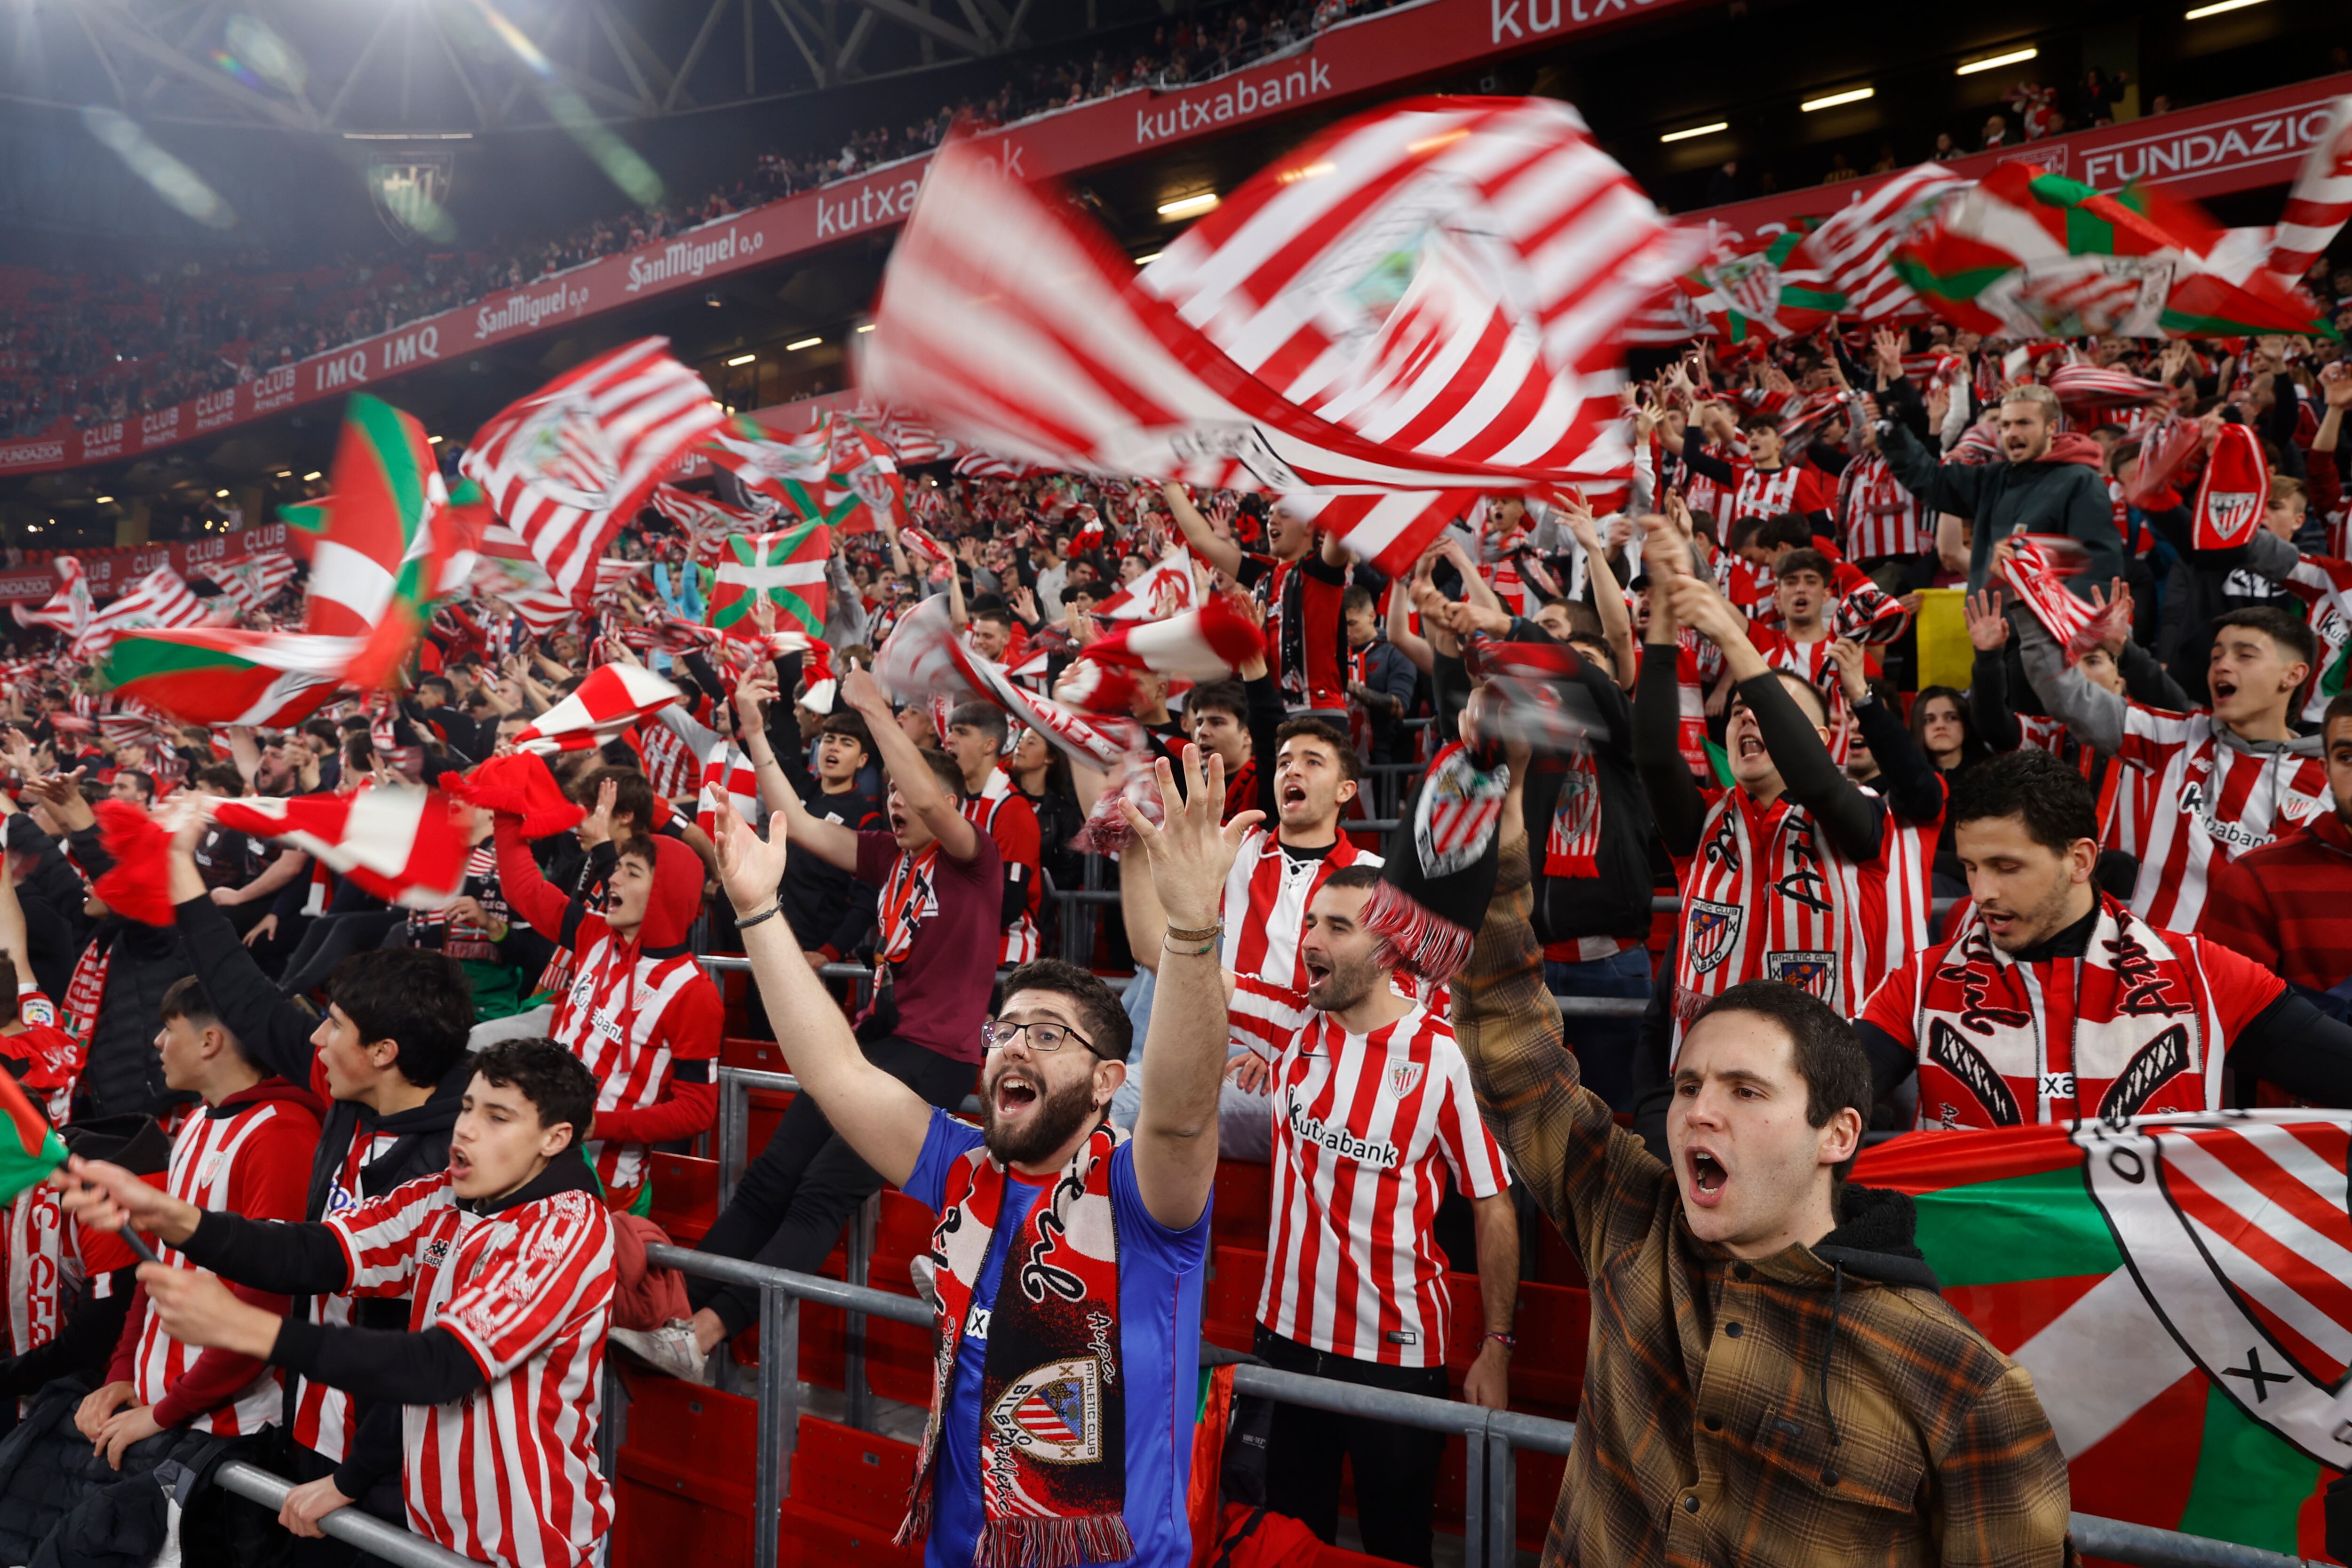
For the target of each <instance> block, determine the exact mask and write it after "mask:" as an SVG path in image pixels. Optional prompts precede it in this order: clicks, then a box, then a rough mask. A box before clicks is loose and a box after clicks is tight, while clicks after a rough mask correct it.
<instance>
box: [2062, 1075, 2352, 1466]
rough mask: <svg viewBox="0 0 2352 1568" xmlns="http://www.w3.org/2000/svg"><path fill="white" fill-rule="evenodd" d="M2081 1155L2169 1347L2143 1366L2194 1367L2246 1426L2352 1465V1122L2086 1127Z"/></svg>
mask: <svg viewBox="0 0 2352 1568" xmlns="http://www.w3.org/2000/svg"><path fill="white" fill-rule="evenodd" d="M2074 1142H2075V1143H2076V1144H2077V1145H2078V1146H2080V1147H2081V1148H2082V1150H2083V1152H2084V1166H2085V1173H2086V1176H2087V1181H2088V1185H2089V1187H2090V1192H2091V1196H2092V1199H2093V1200H2094V1201H2095V1203H2097V1205H2099V1208H2100V1210H2101V1211H2102V1213H2103V1214H2104V1215H2105V1218H2106V1221H2107V1224H2108V1226H2109V1227H2110V1228H2111V1229H2112V1230H2113V1231H2114V1233H2115V1239H2116V1245H2117V1246H2118V1247H2120V1248H2121V1249H2122V1251H2123V1254H2124V1257H2125V1259H2126V1262H2127V1263H2128V1264H2129V1266H2130V1273H2131V1276H2132V1278H2133V1279H2134V1280H2135V1281H2136V1282H2137V1285H2138V1288H2139V1292H2140V1294H2141V1295H2143V1296H2144V1297H2145V1299H2146V1303H2147V1310H2150V1311H2152V1312H2153V1314H2154V1316H2155V1318H2156V1320H2157V1321H2158V1324H2160V1325H2161V1326H2162V1328H2163V1329H2164V1330H2165V1331H2167V1332H2168V1333H2169V1335H2170V1336H2171V1341H2172V1343H2171V1344H2164V1345H2161V1348H2160V1350H2158V1349H2153V1348H2152V1349H2151V1350H2150V1351H2149V1352H2147V1353H2148V1354H2149V1355H2150V1358H2151V1359H2152V1360H2156V1361H2158V1362H2160V1363H2179V1366H2180V1371H2181V1372H2186V1371H2187V1370H2189V1363H2194V1364H2195V1365H2196V1366H2197V1367H2198V1368H2200V1369H2201V1370H2202V1371H2203V1372H2204V1373H2205V1374H2206V1376H2207V1377H2209V1378H2210V1379H2211V1380H2212V1384H2213V1386H2214V1387H2215V1388H2216V1389H2218V1390H2220V1391H2221V1393H2222V1394H2224V1395H2226V1396H2227V1397H2228V1398H2229V1399H2230V1400H2231V1402H2233V1403H2234V1404H2235V1405H2237V1406H2238V1408H2239V1409H2240V1410H2241V1411H2242V1412H2243V1413H2244V1414H2245V1415H2247V1416H2248V1417H2249V1418H2251V1419H2252V1420H2253V1421H2255V1422H2257V1423H2259V1424H2260V1425H2262V1426H2265V1427H2268V1428H2269V1429H2270V1430H2271V1431H2272V1432H2273V1433H2275V1434H2276V1435H2277V1436H2279V1437H2281V1438H2282V1439H2284V1441H2285V1442H2287V1443H2289V1444H2291V1445H2293V1446H2294V1447H2295V1448H2297V1449H2299V1450H2300V1451H2301V1452H2302V1453H2304V1454H2305V1455H2306V1456H2308V1457H2309V1458H2313V1459H2315V1460H2317V1461H2318V1462H2319V1463H2321V1464H2323V1465H2326V1466H2327V1467H2329V1468H2335V1469H2344V1468H2352V1378H2347V1372H2348V1371H2352V1297H2347V1292H2346V1290H2345V1288H2344V1279H2346V1278H2347V1273H2352V1213H2347V1163H2352V1158H2347V1157H2352V1121H2347V1119H2346V1118H2344V1117H2343V1116H2341V1115H2335V1116H2329V1115H2326V1114H2324V1113H2314V1112H2311V1111H2297V1110H2279V1111H2256V1112H2251V1113H2247V1112H2235V1113H2223V1114H2212V1113H2191V1114H2185V1115H2180V1116H2151V1117H2144V1118H2141V1119H2139V1120H2137V1121H2126V1122H2116V1121H2085V1122H2084V1123H2082V1124H2081V1125H2079V1126H2078V1127H2077V1128H2076V1129H2075V1131H2074ZM2174 1346H2178V1351H2177V1352H2176V1351H2175V1349H2174ZM2184 1358H2185V1359H2184ZM2164 1370H2165V1368H2164V1366H2163V1365H2159V1366H2158V1367H2157V1369H2156V1371H2155V1372H2154V1373H2151V1375H2152V1376H2161V1375H2162V1374H2163V1372H2164ZM2037 1375H2038V1374H2037ZM2175 1375H2177V1374H2175Z"/></svg>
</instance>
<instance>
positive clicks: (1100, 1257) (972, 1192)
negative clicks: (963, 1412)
mask: <svg viewBox="0 0 2352 1568" xmlns="http://www.w3.org/2000/svg"><path fill="white" fill-rule="evenodd" d="M1127 1138H1128V1134H1127V1133H1126V1132H1125V1131H1123V1130H1121V1129H1119V1128H1117V1127H1114V1126H1112V1125H1111V1124H1110V1123H1108V1122H1105V1123H1104V1124H1103V1125H1101V1126H1099V1127H1097V1128H1096V1129H1095V1131H1094V1134H1093V1136H1091V1137H1089V1138H1088V1139H1087V1141H1086V1142H1084V1143H1082V1144H1080V1145H1079V1146H1078V1151H1077V1152H1076V1154H1074V1155H1073V1156H1071V1159H1070V1163H1069V1164H1068V1165H1066V1166H1065V1167H1064V1168H1063V1171H1062V1173H1061V1174H1060V1175H1059V1176H1057V1177H1055V1180H1054V1185H1053V1187H1052V1189H1051V1190H1050V1191H1048V1192H1045V1193H1043V1194H1039V1195H1038V1197H1037V1199H1036V1201H1035V1202H1034V1203H1033V1204H1032V1205H1030V1207H1029V1213H1028V1215H1026V1216H1025V1217H1024V1219H1023V1221H1022V1223H1021V1229H1020V1231H1019V1233H1018V1234H1017V1235H1014V1236H1013V1237H1008V1238H1007V1240H1006V1243H1005V1247H1004V1250H1003V1260H1004V1261H1003V1273H1002V1274H1001V1275H1000V1276H999V1277H998V1280H997V1287H996V1305H995V1307H994V1309H993V1310H992V1313H991V1317H990V1321H989V1325H988V1329H987V1334H988V1352H987V1358H986V1361H985V1363H983V1370H982V1373H981V1384H980V1433H979V1439H980V1441H979V1449H980V1495H981V1503H982V1510H983V1511H984V1513H985V1515H986V1522H985V1523H983V1524H982V1526H981V1531H980V1541H979V1542H978V1544H977V1546H976V1548H975V1549H974V1552H973V1554H972V1561H973V1562H974V1563H978V1564H980V1568H1073V1565H1075V1564H1076V1563H1123V1562H1125V1561H1127V1560H1128V1559H1129V1558H1131V1557H1133V1556H1134V1555H1135V1542H1134V1540H1133V1538H1132V1537H1131V1536H1130V1535H1129V1533H1128V1529H1127V1521H1126V1519H1125V1518H1124V1517H1123V1516H1122V1514H1121V1512H1120V1510H1121V1508H1122V1507H1123V1505H1124V1503H1125V1500H1126V1498H1127V1402H1126V1399H1125V1396H1124V1393H1123V1391H1124V1389H1125V1386H1126V1385H1125V1382H1124V1373H1125V1369H1124V1367H1123V1366H1122V1365H1121V1363H1120V1361H1119V1327H1118V1237H1117V1233H1116V1227H1115V1226H1114V1225H1113V1223H1112V1211H1111V1195H1110V1166H1111V1154H1112V1152H1114V1151H1115V1150H1117V1149H1118V1146H1119V1145H1120V1144H1121V1143H1124V1142H1127ZM1003 1199H1004V1166H1003V1164H1002V1163H1000V1162H998V1161H997V1160H996V1159H994V1158H993V1157H992V1156H991V1155H990V1154H989V1152H988V1150H987V1147H986V1146H985V1145H981V1146H978V1147H975V1148H973V1149H972V1150H971V1152H969V1153H967V1154H965V1155H964V1156H963V1157H962V1158H961V1160H959V1161H957V1162H956V1164H955V1167H954V1168H953V1169H952V1170H951V1171H950V1172H949V1173H948V1180H947V1190H946V1203H945V1206H944V1207H943V1208H942V1209H941V1210H940V1222H939V1225H938V1226H937V1227H935V1228H934V1229H933V1230H932V1232H931V1249H930V1252H929V1254H928V1255H927V1256H926V1257H925V1258H923V1259H922V1260H921V1261H922V1262H923V1263H927V1264H928V1265H929V1267H930V1268H931V1269H932V1270H933V1271H934V1273H933V1283H934V1286H935V1287H936V1304H937V1308H938V1312H939V1319H938V1330H939V1331H938V1359H937V1361H936V1362H935V1363H934V1364H933V1366H932V1369H931V1418H930V1421H929V1424H928V1425H927V1426H925V1427H924V1430H923V1447H922V1453H921V1456H920V1458H918V1459H917V1461H916V1466H915V1484H914V1488H913V1490H912V1493H911V1494H910V1496H909V1498H908V1509H907V1521H906V1522H905V1523H904V1524H902V1525H900V1526H899V1527H898V1542H899V1544H900V1545H908V1544H910V1543H912V1542H915V1541H918V1540H919V1539H921V1538H922V1537H924V1536H926V1535H928V1534H929V1532H930V1529H931V1521H932V1509H933V1502H934V1497H935V1491H936V1486H937V1478H936V1475H935V1474H934V1467H935V1466H936V1465H937V1464H938V1462H939V1448H940V1422H941V1420H942V1419H943V1418H944V1416H945V1415H946V1413H947V1407H948V1391H949V1390H950V1388H951V1387H952V1386H953V1385H954V1382H955V1367H956V1351H957V1348H958V1347H959V1346H960V1345H961V1343H962V1342H963V1336H964V1332H965V1330H966V1329H967V1327H968V1326H969V1325H970V1323H971V1313H972V1288H973V1282H974V1280H975V1279H977V1277H978V1276H979V1273H980V1270H981V1268H982V1265H983V1264H984V1263H985V1262H986V1260H987V1258H988V1252H989V1243H990V1241H991V1239H992V1237H993V1235H994V1233H995V1229H996V1219H997V1215H998V1214H999V1212H1000V1211H1001V1207H1002V1205H1003Z"/></svg>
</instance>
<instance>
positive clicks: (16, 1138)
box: [0, 1072, 66, 1204]
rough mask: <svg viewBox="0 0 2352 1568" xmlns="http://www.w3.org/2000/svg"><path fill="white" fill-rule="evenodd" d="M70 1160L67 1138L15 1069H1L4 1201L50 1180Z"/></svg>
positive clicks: (0, 1183) (0, 1186) (0, 1188)
mask: <svg viewBox="0 0 2352 1568" xmlns="http://www.w3.org/2000/svg"><path fill="white" fill-rule="evenodd" d="M64 1163H66V1143H65V1140H64V1139H62V1138H60V1137H58V1131H57V1129H56V1128H54V1127H52V1126H50V1125H49V1119H48V1118H47V1117H46V1116H44V1115H42V1114H41V1113H40V1111H39V1110H38V1109H37V1107H35V1105H34V1104H33V1099H32V1096H30V1095H28V1094H26V1092H25V1088H24V1085H22V1084H20V1083H18V1082H17V1081H16V1074H15V1073H12V1072H0V1204H7V1203H14V1202H15V1201H16V1194H19V1193H22V1192H26V1191H28V1190H30V1189H31V1188H32V1187H33V1186H34V1185H36V1184H38V1183H40V1182H43V1181H46V1180H47V1178H48V1174H49V1173H50V1172H51V1171H54V1170H56V1169H57V1168H58V1166H59V1165H62V1164H64Z"/></svg>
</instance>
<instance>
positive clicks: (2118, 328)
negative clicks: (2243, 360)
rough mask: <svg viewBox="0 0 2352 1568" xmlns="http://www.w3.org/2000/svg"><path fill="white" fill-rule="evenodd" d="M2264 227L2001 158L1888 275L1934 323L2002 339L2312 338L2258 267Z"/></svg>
mask: <svg viewBox="0 0 2352 1568" xmlns="http://www.w3.org/2000/svg"><path fill="white" fill-rule="evenodd" d="M2268 254H2269V247H2268V235H2267V231H2260V230H2225V229H2222V228H2220V227H2218V226H2215V225H2214V224H2213V223H2212V221H2211V220H2210V219H2209V218H2207V217H2206V216H2205V215H2204V214H2203V213H2202V212H2201V211H2200V210H2199V209H2198V208H2197V207H2196V206H2195V205H2192V204H2190V203H2188V202H2185V201H2181V200H2179V198H2177V197H2173V196H2169V195H2165V194H2163V193H2162V192H2161V191H2159V190H2158V189H2155V188H2153V187H2146V186H2138V185H2134V186H2129V187H2126V189H2125V190H2123V191H2121V192H2118V193H2117V194H2116V195H2103V194H2102V193H2100V192H2099V191H2097V190H2095V189H2094V188H2092V187H2091V186H2089V185H2086V184H2082V183H2081V182H2080V181H2076V180H2069V179H2065V178H2063V177H2062V176H2060V175H2057V174H2050V173H2048V172H2046V171H2044V170H2042V169H2041V168H2038V167H2036V166H2035V165H2033V164H2032V163H2004V164H2002V165H2000V167H1999V168H1997V169H1995V170H1994V171H1993V172H1992V173H1991V174H1987V175H1986V176H1985V177H1984V178H1983V179H1981V180H1979V181H1978V182H1977V184H1975V185H1974V186H1972V187H1970V188H1969V189H1968V190H1966V191H1964V192H1961V193H1960V194H1959V195H1957V196H1955V197H1953V198H1952V199H1951V200H1949V201H1948V202H1947V203H1945V204H1944V205H1943V206H1942V207H1940V208H1939V209H1938V210H1937V214H1936V216H1934V217H1933V218H1932V219H1931V220H1929V221H1928V222H1927V223H1925V224H1923V225H1921V226H1919V227H1918V228H1917V229H1916V230H1915V231H1914V232H1913V234H1912V235H1911V236H1910V237H1909V238H1907V239H1906V240H1905V241H1904V242H1903V243H1902V244H1900V245H1898V246H1897V247H1895V254H1894V258H1893V263H1892V264H1893V266H1894V268H1895V273H1896V274H1897V276H1899V277H1900V278H1901V279H1903V281H1904V282H1906V284H1908V285H1909V286H1910V287H1911V289H1912V290H1913V292H1915V293H1916V294H1917V295H1918V296H1919V298H1920V299H1921V300H1923V301H1925V302H1926V303H1927V306H1928V308H1929V309H1931V310H1934V311H1935V312H1936V313H1937V315H1939V316H1942V317H1943V318H1945V319H1946V320H1947V321H1952V322H1954V323H1955V324H1957V325H1959V326H1963V327H1966V328H1968V329H1969V330H1970V331H1979V332H1983V333H1986V334H1988V335H1996V334H1997V335H2000V336H2003V337H2011V338H2075V337H2084V336H2093V335H2109V334H2113V335H2118V336H2123V337H2141V338H2155V337H2213V336H2235V335H2239V334H2244V333H2252V332H2277V331H2284V332H2301V331H2325V330H2326V327H2325V324H2324V323H2321V322H2318V321H2315V319H2314V311H2313V310H2312V307H2311V303H2310V301H2309V300H2305V299H2304V298H2303V297H2302V296H2301V295H2300V294H2298V293H2296V292H2295V291H2294V290H2293V289H2289V288H2287V287H2285V286H2284V285H2282V284H2281V283H2280V282H2279V281H2278V279H2275V278H2273V277H2271V276H2270V275H2269V274H2268V273H2267V272H2265V271H2263V262H2264V260H2265V259H2266V258H2267V256H2268Z"/></svg>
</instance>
